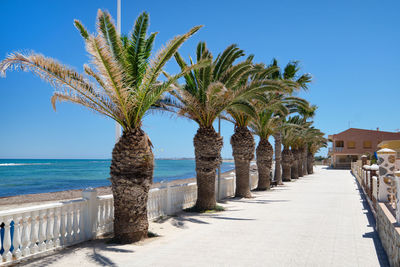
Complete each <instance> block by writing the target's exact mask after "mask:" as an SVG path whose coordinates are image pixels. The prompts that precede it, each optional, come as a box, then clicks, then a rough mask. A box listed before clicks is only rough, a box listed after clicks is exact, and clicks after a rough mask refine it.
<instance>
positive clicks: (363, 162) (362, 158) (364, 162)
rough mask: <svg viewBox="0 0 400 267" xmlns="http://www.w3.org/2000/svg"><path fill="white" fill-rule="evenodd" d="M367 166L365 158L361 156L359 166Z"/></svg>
mask: <svg viewBox="0 0 400 267" xmlns="http://www.w3.org/2000/svg"><path fill="white" fill-rule="evenodd" d="M364 165H367V156H366V155H362V156H361V166H364Z"/></svg>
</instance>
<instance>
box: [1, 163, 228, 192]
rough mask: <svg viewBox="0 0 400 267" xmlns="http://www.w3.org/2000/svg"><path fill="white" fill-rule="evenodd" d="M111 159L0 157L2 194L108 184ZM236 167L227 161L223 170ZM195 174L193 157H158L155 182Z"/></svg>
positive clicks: (222, 167) (52, 190) (184, 177)
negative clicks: (180, 158)
mask: <svg viewBox="0 0 400 267" xmlns="http://www.w3.org/2000/svg"><path fill="white" fill-rule="evenodd" d="M110 162H111V161H110V160H86V159H85V160H81V159H0V197H4V196H15V195H22V194H34V193H45V192H54V191H62V190H69V189H83V188H86V187H99V186H108V185H110V181H109V180H107V178H109V177H110V175H109V168H110ZM233 168H234V163H230V162H229V163H227V162H224V163H223V164H222V166H221V170H222V171H228V170H230V169H233ZM194 176H195V162H194V160H189V159H187V160H169V159H157V160H155V169H154V178H153V182H161V181H170V180H177V179H186V178H190V177H194Z"/></svg>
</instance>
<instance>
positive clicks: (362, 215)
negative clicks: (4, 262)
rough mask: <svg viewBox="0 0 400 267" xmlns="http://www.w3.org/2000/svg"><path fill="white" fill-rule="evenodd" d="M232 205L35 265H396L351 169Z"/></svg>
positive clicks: (319, 174) (310, 178)
mask: <svg viewBox="0 0 400 267" xmlns="http://www.w3.org/2000/svg"><path fill="white" fill-rule="evenodd" d="M253 194H254V196H255V198H253V199H248V200H239V199H238V200H229V201H227V202H226V203H225V204H223V205H224V206H225V207H226V209H227V211H224V212H221V213H214V214H202V215H193V214H186V213H185V214H182V215H181V216H178V217H173V218H168V219H165V220H162V221H160V222H157V223H152V224H151V230H152V231H153V232H155V233H158V234H160V235H161V236H160V237H156V238H151V239H148V240H146V241H144V242H141V243H140V244H136V245H124V246H118V245H112V244H105V243H104V242H103V241H92V242H87V243H85V244H83V245H80V246H77V247H73V248H70V249H66V250H64V251H63V252H61V253H58V254H55V255H52V256H49V257H46V258H43V259H40V260H37V261H33V262H31V263H30V264H29V266H69V267H70V266H73V267H79V266H85V267H86V266H340V267H343V266H362V267H366V266H388V263H387V258H386V254H385V252H384V251H383V248H382V246H381V244H380V240H379V237H378V235H377V233H376V232H375V231H374V229H373V224H374V221H373V217H372V214H371V213H370V211H368V209H367V206H366V205H367V204H366V202H365V201H363V198H362V196H360V192H359V190H358V187H357V185H356V182H355V180H354V178H353V176H352V175H351V174H350V171H348V170H329V169H321V168H318V169H316V173H315V174H313V175H308V176H306V177H303V178H300V180H297V181H295V182H291V183H286V184H285V185H284V186H282V187H278V188H274V189H273V190H271V191H268V192H254V193H253Z"/></svg>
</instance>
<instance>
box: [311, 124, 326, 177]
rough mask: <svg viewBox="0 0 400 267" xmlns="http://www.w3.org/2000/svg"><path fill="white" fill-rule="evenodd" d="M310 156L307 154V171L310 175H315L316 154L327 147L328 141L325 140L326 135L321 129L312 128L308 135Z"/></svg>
mask: <svg viewBox="0 0 400 267" xmlns="http://www.w3.org/2000/svg"><path fill="white" fill-rule="evenodd" d="M307 139H308V142H307V147H308V150H307V151H308V154H307V171H308V174H312V173H314V169H313V166H314V154H315V153H317V152H318V150H319V149H320V148H321V147H326V146H327V144H328V143H327V140H326V138H324V133H323V132H321V131H320V130H319V129H315V128H312V127H311V128H310V130H309V133H308V138H307Z"/></svg>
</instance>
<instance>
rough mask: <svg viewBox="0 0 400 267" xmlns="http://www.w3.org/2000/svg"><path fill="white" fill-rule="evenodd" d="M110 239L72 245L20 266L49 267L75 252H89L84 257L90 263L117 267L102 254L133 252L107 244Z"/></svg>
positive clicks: (27, 261) (28, 260)
mask: <svg viewBox="0 0 400 267" xmlns="http://www.w3.org/2000/svg"><path fill="white" fill-rule="evenodd" d="M110 241H111V238H102V239H96V240H92V241H87V242H84V243H80V244H78V245H74V246H71V247H68V248H64V249H62V250H57V251H54V252H52V253H51V254H50V255H49V256H45V257H43V258H42V257H41V258H37V259H27V260H26V262H25V261H24V262H22V263H21V266H24V265H26V264H28V263H29V266H35V267H36V266H37V267H42V266H50V265H55V264H57V261H59V260H60V259H62V258H69V257H70V256H71V255H72V254H75V252H77V251H82V250H85V249H87V250H89V251H88V252H87V253H86V254H85V256H86V258H88V259H89V260H90V261H92V262H94V263H96V264H97V265H99V266H117V264H116V263H115V262H114V261H112V260H111V259H110V258H109V257H107V256H105V255H104V254H103V253H102V252H113V253H134V251H133V250H129V249H122V248H118V247H116V246H119V245H118V244H112V243H109V242H110Z"/></svg>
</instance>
